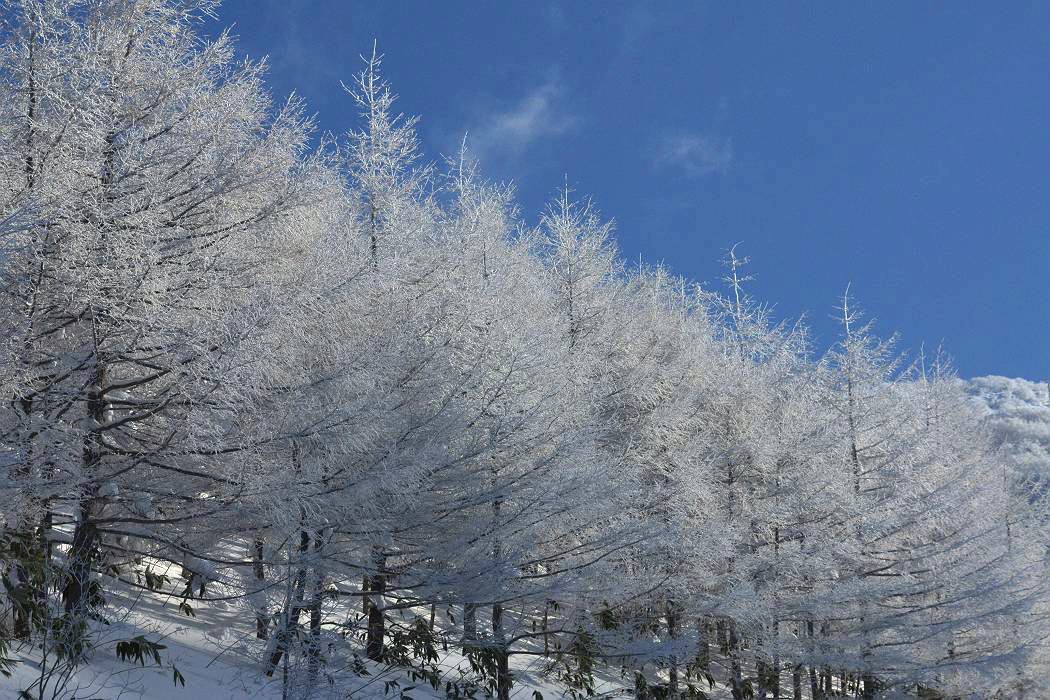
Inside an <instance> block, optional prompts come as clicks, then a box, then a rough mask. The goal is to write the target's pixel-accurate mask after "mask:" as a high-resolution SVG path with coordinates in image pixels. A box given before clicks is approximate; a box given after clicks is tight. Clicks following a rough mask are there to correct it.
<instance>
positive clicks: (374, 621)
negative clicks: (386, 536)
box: [365, 547, 386, 661]
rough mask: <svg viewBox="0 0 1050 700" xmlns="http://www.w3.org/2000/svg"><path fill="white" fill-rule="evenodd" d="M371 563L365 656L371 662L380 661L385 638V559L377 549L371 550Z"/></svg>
mask: <svg viewBox="0 0 1050 700" xmlns="http://www.w3.org/2000/svg"><path fill="white" fill-rule="evenodd" d="M372 562H373V566H374V567H375V570H374V573H373V574H372V578H371V580H370V581H369V584H368V589H369V593H370V597H371V603H369V605H368V637H367V642H366V644H365V654H366V655H367V656H368V658H369V659H371V660H372V661H381V660H382V659H383V645H384V637H385V636H386V612H385V611H384V609H383V594H384V593H386V571H385V570H386V557H385V556H384V555H383V553H382V550H380V549H379V548H378V547H374V548H373V549H372Z"/></svg>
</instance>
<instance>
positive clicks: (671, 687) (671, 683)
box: [667, 602, 678, 698]
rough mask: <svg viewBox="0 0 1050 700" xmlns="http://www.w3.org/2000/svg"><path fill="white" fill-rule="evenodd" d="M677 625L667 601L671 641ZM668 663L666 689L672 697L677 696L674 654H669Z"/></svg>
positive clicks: (673, 612)
mask: <svg viewBox="0 0 1050 700" xmlns="http://www.w3.org/2000/svg"><path fill="white" fill-rule="evenodd" d="M677 627H678V616H677V614H676V613H675V610H674V603H671V602H669V603H668V604H667V636H668V637H669V638H670V639H671V640H672V641H673V640H674V638H675V635H676V634H677V632H678V629H677ZM668 665H669V668H668V672H667V674H668V679H667V689H668V691H669V692H670V693H671V697H672V698H674V697H677V696H678V659H677V658H675V655H674V654H671V657H670V659H669V664H668Z"/></svg>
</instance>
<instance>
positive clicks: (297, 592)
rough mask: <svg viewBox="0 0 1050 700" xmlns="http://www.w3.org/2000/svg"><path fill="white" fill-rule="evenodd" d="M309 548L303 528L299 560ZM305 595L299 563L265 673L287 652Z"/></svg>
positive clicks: (304, 567)
mask: <svg viewBox="0 0 1050 700" xmlns="http://www.w3.org/2000/svg"><path fill="white" fill-rule="evenodd" d="M309 549H310V534H309V533H308V532H307V531H306V530H305V529H304V530H302V531H301V532H300V534H299V555H300V562H301V561H302V557H304V556H305V555H306V553H307V551H309ZM305 597H306V566H305V565H304V564H302V563H300V566H299V570H298V571H297V572H296V574H295V584H294V593H293V595H292V599H291V600H289V601H288V602H287V604H286V605H285V610H284V624H282V625H281V628H280V629H279V630H278V631H277V640H276V641H277V644H276V646H275V647H274V650H273V654H271V655H270V662H269V664H267V667H266V675H267V676H272V675H273V672H274V671H275V670H277V664H279V663H281V657H282V656H284V655H285V654H286V653H288V644H289V642H290V641H291V638H292V633H293V631H294V630H295V628H296V627H298V626H299V616H300V614H301V613H302V611H303V598H305Z"/></svg>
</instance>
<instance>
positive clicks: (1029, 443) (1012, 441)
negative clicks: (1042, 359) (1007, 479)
mask: <svg viewBox="0 0 1050 700" xmlns="http://www.w3.org/2000/svg"><path fill="white" fill-rule="evenodd" d="M965 384H966V393H967V394H968V395H969V396H970V398H971V399H972V400H973V402H974V404H975V405H976V406H977V407H978V410H979V411H981V412H982V413H983V414H984V415H985V423H986V425H987V427H988V429H989V430H990V431H991V434H992V439H993V440H994V442H995V444H996V445H998V446H999V447H1000V448H1001V449H1003V450H1004V451H1006V452H1007V453H1008V454H1010V455H1011V456H1012V460H1011V461H1012V462H1013V463H1014V464H1015V466H1016V468H1017V469H1018V472H1019V476H1021V477H1023V478H1025V479H1026V480H1030V481H1032V482H1034V483H1039V482H1044V483H1045V482H1047V481H1050V393H1048V392H1050V383H1047V382H1033V381H1029V380H1027V379H1012V378H1009V377H999V376H995V375H992V376H987V377H975V378H973V379H969V380H966V381H965Z"/></svg>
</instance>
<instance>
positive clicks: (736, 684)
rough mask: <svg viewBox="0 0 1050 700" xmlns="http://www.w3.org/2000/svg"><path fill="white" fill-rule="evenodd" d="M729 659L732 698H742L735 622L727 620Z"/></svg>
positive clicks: (741, 679)
mask: <svg viewBox="0 0 1050 700" xmlns="http://www.w3.org/2000/svg"><path fill="white" fill-rule="evenodd" d="M728 626H729V645H728V646H729V660H730V664H729V666H730V673H731V674H732V677H731V678H730V687H731V689H732V692H733V700H744V679H743V674H742V673H741V670H740V659H739V658H737V653H736V652H737V646H738V640H737V636H736V622H735V621H734V620H730V621H729V625H728Z"/></svg>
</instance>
